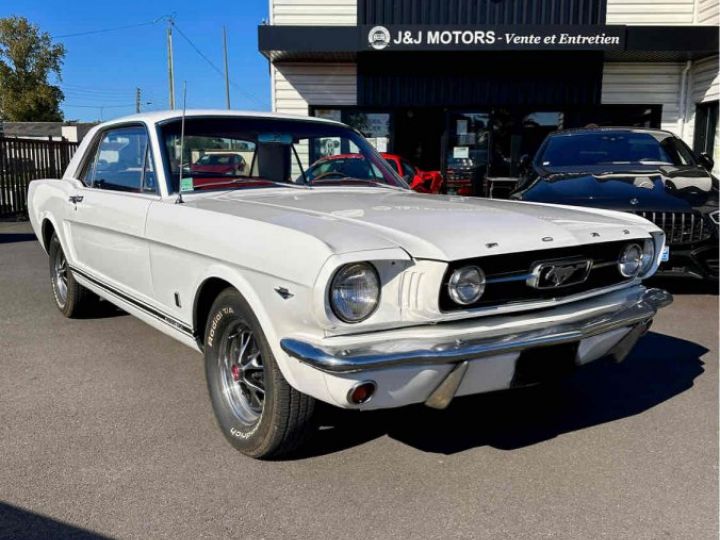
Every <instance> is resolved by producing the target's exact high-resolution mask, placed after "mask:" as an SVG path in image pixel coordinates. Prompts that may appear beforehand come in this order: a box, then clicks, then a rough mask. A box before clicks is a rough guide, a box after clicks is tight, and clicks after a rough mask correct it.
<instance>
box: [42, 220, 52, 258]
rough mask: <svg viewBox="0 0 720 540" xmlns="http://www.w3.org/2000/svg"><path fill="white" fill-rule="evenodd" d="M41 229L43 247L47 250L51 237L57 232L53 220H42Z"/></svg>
mask: <svg viewBox="0 0 720 540" xmlns="http://www.w3.org/2000/svg"><path fill="white" fill-rule="evenodd" d="M41 231H42V241H43V247H44V248H45V251H47V250H48V249H50V239H51V238H52V235H53V233H54V232H55V227H53V224H52V221H50V220H49V219H45V220H44V221H43V222H42V228H41Z"/></svg>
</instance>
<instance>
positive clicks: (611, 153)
mask: <svg viewBox="0 0 720 540" xmlns="http://www.w3.org/2000/svg"><path fill="white" fill-rule="evenodd" d="M537 163H538V165H541V166H542V167H545V168H548V169H553V168H565V167H577V166H583V167H587V166H590V167H594V166H608V165H610V166H612V165H640V166H644V165H675V166H684V165H694V159H693V157H692V153H691V152H690V150H689V149H688V148H687V147H686V146H685V145H684V144H683V143H682V142H681V141H679V140H678V139H676V138H675V137H673V136H672V135H669V134H667V133H642V132H637V133H633V132H630V131H617V132H613V131H609V132H608V131H603V132H597V133H573V134H567V135H556V136H551V137H549V138H548V140H547V142H546V143H545V145H544V146H543V147H542V148H541V149H540V152H539V156H538V158H537Z"/></svg>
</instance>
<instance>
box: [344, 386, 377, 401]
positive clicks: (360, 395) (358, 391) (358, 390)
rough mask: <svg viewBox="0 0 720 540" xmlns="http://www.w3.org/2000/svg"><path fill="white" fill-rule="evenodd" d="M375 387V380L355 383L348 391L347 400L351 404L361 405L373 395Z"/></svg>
mask: <svg viewBox="0 0 720 540" xmlns="http://www.w3.org/2000/svg"><path fill="white" fill-rule="evenodd" d="M376 388H377V385H376V384H375V381H364V382H361V383H357V384H356V385H355V386H353V387H352V388H351V389H350V391H349V392H348V401H349V402H350V403H352V404H353V405H362V404H363V403H367V402H368V401H370V398H372V397H373V394H374V393H375V390H376Z"/></svg>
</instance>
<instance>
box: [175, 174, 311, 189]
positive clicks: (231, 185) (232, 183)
mask: <svg viewBox="0 0 720 540" xmlns="http://www.w3.org/2000/svg"><path fill="white" fill-rule="evenodd" d="M246 184H258V185H259V187H262V186H263V185H265V186H266V187H267V186H279V187H294V188H297V187H303V186H298V185H296V184H291V183H290V182H276V181H274V180H267V179H265V178H247V177H242V178H233V179H228V180H227V181H225V182H215V183H212V184H200V185H198V186H194V187H193V192H196V191H204V190H205V189H210V188H214V187H223V188H227V189H236V188H241V187H243V186H244V185H246ZM186 193H189V192H186Z"/></svg>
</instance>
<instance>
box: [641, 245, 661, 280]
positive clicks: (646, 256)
mask: <svg viewBox="0 0 720 540" xmlns="http://www.w3.org/2000/svg"><path fill="white" fill-rule="evenodd" d="M640 249H641V257H640V272H639V274H638V275H640V276H646V275H647V274H648V273H649V272H650V271H651V270H652V268H653V265H654V264H655V259H656V257H657V256H658V253H657V251H656V247H655V239H654V238H646V239H645V240H643V244H642V246H641V248H640Z"/></svg>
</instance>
